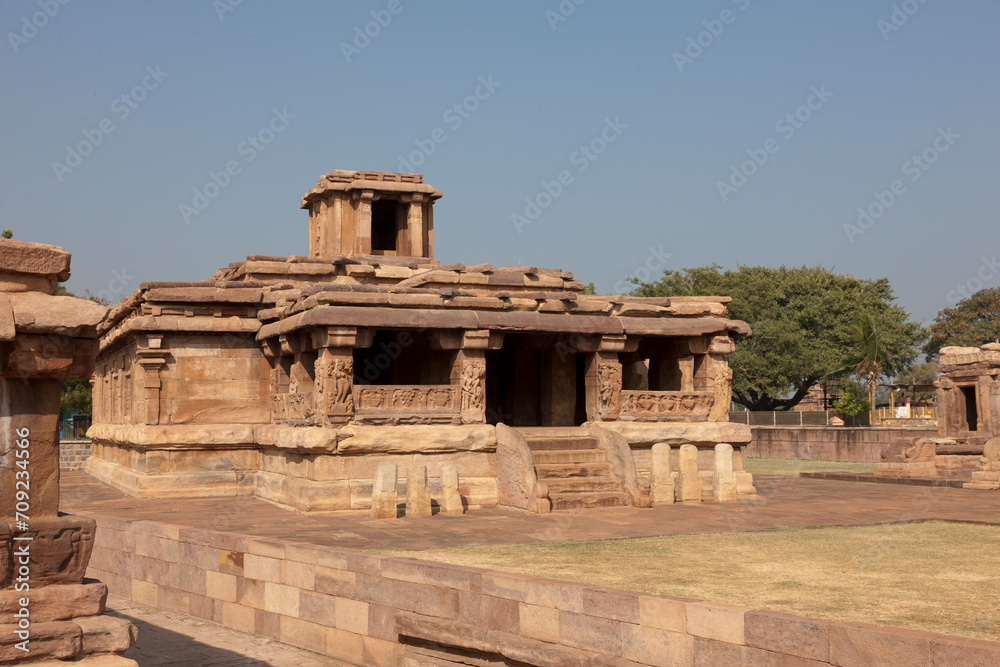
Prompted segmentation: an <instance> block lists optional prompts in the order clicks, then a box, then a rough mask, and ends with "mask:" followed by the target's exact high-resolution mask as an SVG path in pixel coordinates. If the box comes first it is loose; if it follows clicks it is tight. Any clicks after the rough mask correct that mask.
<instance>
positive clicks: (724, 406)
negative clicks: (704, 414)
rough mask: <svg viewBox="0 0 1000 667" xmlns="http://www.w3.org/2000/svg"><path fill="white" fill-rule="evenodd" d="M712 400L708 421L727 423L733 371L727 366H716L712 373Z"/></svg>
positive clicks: (731, 395)
mask: <svg viewBox="0 0 1000 667" xmlns="http://www.w3.org/2000/svg"><path fill="white" fill-rule="evenodd" d="M712 391H713V393H714V400H713V403H712V410H711V412H709V413H708V419H709V421H714V422H718V421H728V420H729V406H730V404H731V403H732V400H733V369H732V368H730V367H729V366H728V365H727V364H722V363H720V364H718V365H716V367H715V371H714V372H713V373H712Z"/></svg>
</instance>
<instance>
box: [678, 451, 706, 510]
mask: <svg viewBox="0 0 1000 667" xmlns="http://www.w3.org/2000/svg"><path fill="white" fill-rule="evenodd" d="M701 486H702V485H701V477H700V476H699V475H698V448H697V447H695V446H694V445H681V451H680V458H679V464H678V471H677V488H676V496H677V500H678V502H682V503H700V502H701Z"/></svg>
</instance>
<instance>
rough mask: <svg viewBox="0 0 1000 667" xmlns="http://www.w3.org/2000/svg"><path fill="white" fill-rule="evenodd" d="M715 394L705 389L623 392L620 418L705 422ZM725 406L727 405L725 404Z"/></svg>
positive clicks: (628, 419) (629, 419)
mask: <svg viewBox="0 0 1000 667" xmlns="http://www.w3.org/2000/svg"><path fill="white" fill-rule="evenodd" d="M714 403H715V394H714V393H713V392H707V391H697V392H691V391H627V390H626V391H622V392H621V411H620V412H619V419H622V420H626V421H681V420H694V421H704V420H705V419H706V418H707V417H708V415H709V412H711V410H712V405H713V404H714ZM727 407H728V404H727Z"/></svg>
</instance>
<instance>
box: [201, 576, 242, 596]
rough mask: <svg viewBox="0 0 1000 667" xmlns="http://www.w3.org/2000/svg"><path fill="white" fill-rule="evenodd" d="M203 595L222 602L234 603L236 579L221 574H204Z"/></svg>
mask: <svg viewBox="0 0 1000 667" xmlns="http://www.w3.org/2000/svg"><path fill="white" fill-rule="evenodd" d="M205 595H207V596H208V597H210V598H215V599H216V600H222V601H223V602H236V577H235V576H234V575H232V574H222V573H221V572H212V571H208V572H206V573H205Z"/></svg>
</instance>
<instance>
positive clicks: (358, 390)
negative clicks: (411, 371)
mask: <svg viewBox="0 0 1000 667" xmlns="http://www.w3.org/2000/svg"><path fill="white" fill-rule="evenodd" d="M460 394H461V388H460V387H458V386H454V385H449V384H442V385H391V386H390V385H361V386H356V387H354V404H355V406H356V407H355V413H354V418H355V421H356V422H358V423H362V424H439V423H457V422H459V421H460V420H461V406H462V397H461V395H460Z"/></svg>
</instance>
